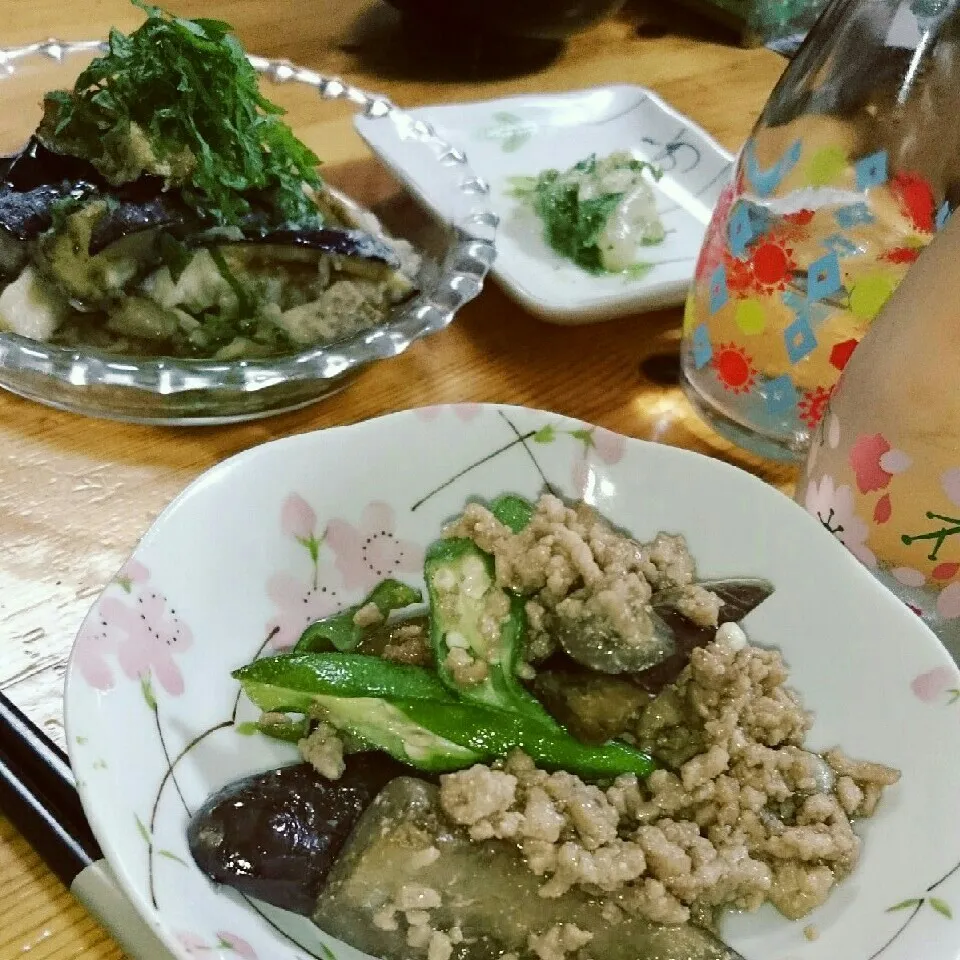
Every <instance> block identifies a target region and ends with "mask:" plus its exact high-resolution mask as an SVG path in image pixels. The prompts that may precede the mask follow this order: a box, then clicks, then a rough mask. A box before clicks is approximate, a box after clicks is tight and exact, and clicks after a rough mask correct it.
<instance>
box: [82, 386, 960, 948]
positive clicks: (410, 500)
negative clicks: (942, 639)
mask: <svg viewBox="0 0 960 960" xmlns="http://www.w3.org/2000/svg"><path fill="white" fill-rule="evenodd" d="M331 463H336V464H337V469H336V470H332V471H331V470H330V469H329V465H330V464H331ZM545 484H546V485H549V486H550V487H552V488H553V489H555V490H556V491H558V492H560V493H561V494H562V495H564V496H568V497H574V498H583V499H585V500H587V502H589V503H591V504H593V505H594V506H596V507H597V508H598V509H599V510H600V511H601V512H602V513H604V514H605V515H606V516H608V517H609V518H611V520H613V522H614V523H616V524H618V525H620V526H622V527H624V528H626V529H628V530H631V531H633V533H634V534H635V535H637V536H638V537H641V538H643V539H647V538H649V537H652V536H653V535H654V534H655V533H656V531H658V530H670V531H675V532H678V533H683V534H685V535H686V536H687V538H688V540H689V543H690V547H691V550H692V552H693V555H694V556H695V557H696V560H697V564H698V567H699V570H700V572H701V573H702V575H703V576H706V577H713V576H716V577H724V576H743V575H745V574H747V575H756V576H765V577H768V578H769V579H770V580H771V581H772V582H773V583H774V585H775V586H776V592H775V593H774V594H773V595H772V596H771V597H770V598H769V599H768V600H767V601H766V602H765V603H764V604H762V605H761V606H760V607H759V608H757V609H756V610H754V611H753V612H752V613H751V614H750V615H749V617H747V618H746V620H745V628H746V630H747V632H748V633H749V635H750V636H751V638H752V639H753V640H754V642H755V643H758V644H764V645H771V646H776V647H779V648H780V649H781V650H782V651H783V653H784V656H785V658H786V660H787V663H788V665H789V666H790V668H791V675H790V680H791V685H793V686H794V687H795V689H796V690H798V691H799V693H800V695H801V696H802V698H803V701H804V704H805V706H806V707H807V708H808V709H809V710H811V711H812V712H813V717H814V724H813V727H812V729H811V733H810V744H811V746H813V747H816V748H820V749H823V748H829V747H831V746H834V745H836V744H839V745H840V746H842V747H843V748H844V749H845V750H848V751H849V752H850V754H851V755H852V756H856V757H865V758H870V759H872V760H877V761H880V762H882V763H889V764H892V765H894V766H895V767H898V768H899V769H901V770H902V771H903V779H902V780H901V782H900V784H899V785H898V786H897V787H896V788H895V789H893V790H891V791H890V792H889V793H888V794H887V795H886V796H885V797H884V799H883V801H882V803H881V805H880V807H879V808H878V811H877V814H876V816H875V817H874V818H872V819H871V820H867V821H861V822H858V824H857V831H858V833H860V834H861V836H862V837H863V838H864V843H863V851H862V858H861V860H860V863H859V864H858V866H857V868H856V870H855V871H854V873H853V875H852V876H850V877H849V878H848V879H846V880H845V881H843V883H842V884H840V886H839V887H838V888H837V890H836V891H835V892H834V894H833V896H831V898H830V899H829V900H828V901H827V903H826V904H824V905H823V906H822V907H820V908H819V909H817V910H815V911H814V912H813V913H811V914H810V915H809V916H808V917H805V918H804V919H803V920H801V921H796V922H794V921H789V920H786V919H785V918H784V917H782V916H780V915H778V914H777V913H775V911H774V910H773V909H772V908H771V907H765V908H764V909H762V910H760V911H759V912H757V913H755V914H744V915H734V916H730V917H728V918H726V920H725V921H724V923H723V925H722V932H723V935H724V938H725V939H727V940H728V942H729V943H730V944H731V945H732V946H733V947H734V948H735V949H736V950H737V951H738V952H739V953H740V955H742V957H743V958H744V960H957V958H958V957H960V916H957V914H958V911H960V830H958V829H957V797H958V796H960V763H958V762H956V758H957V757H960V722H958V721H960V716H958V714H960V702H958V701H957V697H956V694H955V691H956V690H957V689H960V673H958V670H957V667H956V666H955V665H954V664H953V662H952V661H951V660H950V657H949V655H948V654H947V652H946V651H945V650H944V649H943V647H942V646H941V645H940V644H939V643H938V642H937V639H936V638H935V637H934V635H933V634H932V633H931V632H930V631H929V630H928V629H927V627H926V626H924V624H923V623H922V621H921V620H920V619H919V618H918V617H916V616H915V615H914V614H913V613H912V612H911V611H910V610H908V609H907V608H906V607H905V606H904V605H903V604H902V603H901V602H900V601H899V600H897V598H896V597H894V596H893V594H891V593H890V592H889V591H888V590H886V589H885V588H884V587H882V586H881V585H880V584H879V583H878V582H877V581H876V580H875V579H874V578H873V576H872V575H871V574H870V572H869V571H868V570H867V569H866V568H865V567H863V566H862V565H861V564H860V562H859V561H858V560H857V559H856V558H855V557H854V556H853V555H852V554H850V553H849V552H848V551H847V550H846V549H845V548H844V547H843V546H842V544H840V543H838V542H836V541H835V540H834V539H833V538H832V537H830V536H828V535H826V534H825V533H824V531H823V528H822V527H821V526H820V524H818V523H817V521H816V520H815V519H814V518H813V517H811V516H809V515H808V514H807V513H806V512H805V511H804V510H803V509H802V508H801V507H800V506H798V505H797V504H795V503H793V502H792V501H791V500H790V499H789V498H788V497H785V496H784V495H783V494H781V493H780V492H779V491H777V490H776V489H774V488H773V487H771V486H768V485H767V484H765V483H762V482H761V481H760V480H758V479H757V478H756V477H753V476H751V475H750V474H748V473H746V472H745V471H742V470H737V469H735V468H733V467H730V466H728V465H727V464H725V463H721V462H720V461H718V460H714V459H712V458H710V457H704V456H701V455H698V454H695V453H691V452H688V451H686V450H678V449H676V448H674V447H668V446H665V445H663V444H656V443H647V442H644V441H641V440H634V439H628V438H625V437H621V436H618V435H616V434H612V433H610V432H608V431H606V430H603V429H601V428H598V427H593V426H591V425H590V424H585V423H581V422H579V421H576V420H570V419H567V418H565V417H561V416H559V415H557V414H552V413H547V412H544V411H538V410H530V409H526V408H521V407H507V406H477V405H456V406H445V407H439V408H438V407H433V408H427V409H420V410H408V411H404V412H402V413H395V414H392V415H390V416H387V417H381V418H379V419H375V420H368V421H366V422H364V423H359V424H352V425H350V426H345V427H337V428H335V429H332V430H322V431H318V432H315V433H308V434H301V435H299V436H295V437H290V438H287V439H282V440H277V441H275V442H273V443H268V444H264V445H263V446H260V447H256V448H254V449H252V450H248V451H246V452H244V453H242V454H240V455H239V456H235V457H232V458H231V459H229V460H227V461H225V462H224V463H221V464H219V465H218V466H216V467H214V468H213V469H212V470H210V471H208V472H207V473H206V474H204V475H203V476H202V477H200V478H199V479H197V480H196V481H195V482H194V483H193V484H192V485H191V486H190V487H189V488H188V489H187V490H185V491H184V492H183V493H182V494H181V495H180V496H179V497H178V498H177V499H176V500H175V501H174V502H173V503H172V504H171V505H170V506H169V507H168V508H167V509H166V510H165V511H164V512H163V513H162V514H161V516H160V517H158V519H157V520H156V522H155V523H154V524H153V526H152V527H151V529H150V530H149V532H148V533H147V534H146V535H145V536H144V538H143V540H142V541H141V542H140V544H139V546H138V547H137V549H136V551H135V552H134V554H133V556H132V558H131V559H130V560H129V561H128V562H127V564H126V565H125V566H124V568H123V569H122V570H121V571H119V572H118V574H117V576H116V577H115V578H114V580H113V582H112V583H110V584H109V585H108V586H107V588H106V589H105V591H104V592H103V594H102V596H101V597H100V598H99V599H98V600H97V602H96V603H95V604H94V606H93V608H92V609H91V611H90V613H89V615H88V616H87V618H86V621H85V622H84V624H83V626H82V628H81V630H80V632H79V635H78V637H77V640H76V643H75V644H74V647H73V652H72V654H71V658H70V664H69V668H68V673H67V680H66V693H65V706H66V721H67V735H68V737H67V738H68V744H69V750H70V762H71V764H72V766H73V770H74V772H75V774H76V777H77V781H78V785H79V787H80V792H81V798H82V800H83V804H84V809H85V811H86V814H87V816H88V817H89V819H90V823H91V825H92V827H93V830H94V833H95V834H96V836H97V839H98V841H99V842H100V846H101V848H102V849H103V852H104V854H105V856H106V858H107V860H108V861H109V864H110V867H111V868H112V870H113V872H114V874H115V875H116V877H117V879H118V880H119V882H120V884H121V886H122V887H123V889H124V890H125V892H126V893H127V895H128V896H129V897H130V900H131V901H132V903H133V904H134V905H135V907H136V908H137V909H138V910H139V911H140V913H141V914H142V916H143V917H144V918H145V919H146V920H147V922H148V923H149V925H150V926H151V928H152V929H153V930H154V931H156V932H157V933H158V934H159V936H160V937H161V938H162V939H163V941H164V942H165V944H166V945H167V946H168V947H169V949H170V950H171V951H172V952H173V954H174V956H175V957H176V958H177V960H190V958H191V957H192V958H196V960H237V958H238V957H243V958H246V960H257V958H259V960H306V958H308V957H314V958H317V960H324V958H325V960H363V955H362V954H360V953H359V952H358V951H356V950H354V949H352V948H350V947H347V946H346V945H344V944H342V943H340V942H338V941H335V940H332V939H331V938H329V937H326V936H324V935H322V934H321V933H320V932H319V931H318V930H317V929H316V928H315V927H314V926H313V925H312V924H310V923H309V922H308V921H307V920H306V919H304V918H302V917H296V916H293V915H292V914H287V913H284V912H283V911H280V910H276V909H273V908H270V907H265V906H264V905H263V904H261V903H258V902H256V901H253V900H245V899H244V898H242V897H241V896H239V895H237V894H235V893H233V892H231V891H228V890H223V889H218V888H217V887H215V886H213V885H211V884H210V883H209V882H208V881H207V880H206V878H205V877H204V875H203V874H202V873H201V872H200V870H199V869H198V868H197V867H196V866H195V864H194V863H193V861H192V859H191V856H190V853H189V850H188V849H187V843H186V833H185V831H186V826H187V823H188V819H189V815H190V813H191V812H192V811H195V810H196V809H197V808H198V806H199V805H200V804H201V803H203V801H204V800H205V799H206V797H207V796H209V794H211V793H212V792H213V791H215V790H218V789H219V788H220V787H222V786H223V785H224V784H226V783H229V782H230V781H232V780H235V779H237V778H239V777H242V776H245V775H247V774H249V773H253V772H255V771H259V770H268V769H270V768H272V767H274V766H278V765H281V764H284V763H287V762H291V761H293V760H294V759H295V758H296V755H297V754H296V749H295V748H294V747H292V746H291V745H289V744H282V743H278V742H277V741H270V740H267V739H266V738H265V737H262V736H255V735H252V734H251V729H250V722H251V721H252V720H253V719H254V718H255V717H256V715H257V711H256V710H255V709H254V707H253V706H252V704H251V703H250V702H249V701H247V700H246V699H245V698H244V697H242V696H241V695H240V691H239V685H238V684H237V682H236V681H235V680H233V679H232V678H231V676H230V671H231V670H233V669H235V668H236V667H237V666H239V665H240V664H243V663H246V662H248V661H249V660H251V659H253V658H254V657H255V656H257V655H258V651H265V650H266V651H269V650H275V649H278V648H285V647H288V646H289V645H290V644H291V643H293V642H294V641H295V640H296V638H297V637H298V636H299V634H300V631H301V630H302V629H303V627H304V626H305V625H306V623H307V622H308V621H309V620H311V619H316V618H318V617H322V616H326V615H327V614H329V613H330V612H332V610H333V609H335V608H336V607H337V606H340V605H345V604H350V603H355V602H356V601H357V599H359V598H360V597H362V596H364V595H365V594H366V593H367V591H368V590H369V589H370V588H371V586H372V585H373V583H375V582H376V581H377V580H379V579H380V578H381V577H382V575H383V572H384V570H387V569H389V570H390V572H391V573H393V574H395V575H396V576H399V577H400V578H401V579H403V580H406V581H408V582H410V583H414V584H417V585H419V586H422V579H421V573H420V571H421V565H422V558H423V551H424V549H425V547H426V546H427V545H428V544H429V543H430V542H431V541H432V540H433V539H434V538H435V537H436V536H437V534H438V531H439V530H440V528H441V526H442V525H443V524H444V523H445V522H446V521H447V520H449V519H450V517H452V516H454V515H455V514H456V513H457V512H459V511H460V510H461V509H462V508H463V505H464V502H465V501H466V500H467V499H469V498H471V497H481V498H484V499H489V498H491V497H494V496H496V495H497V494H500V493H503V492H504V491H511V492H514V493H519V494H521V495H524V496H528V497H534V496H536V495H537V493H538V492H539V491H540V490H542V489H543V487H544V485H545ZM334 530H336V536H334V535H333V534H334ZM327 531H329V535H328V536H324V533H325V532H327ZM371 540H372V541H374V546H373V547H369V544H370V543H371ZM318 543H319V547H318V546H317V544H318ZM786 544H789V549H787V548H785V545H786ZM953 917H957V918H956V919H953ZM807 924H812V925H813V926H815V927H816V929H817V930H818V931H819V938H818V939H817V940H815V941H814V942H808V941H807V939H806V938H805V936H804V927H805V926H806V925H807ZM151 956H152V955H151ZM414 956H415V955H414V954H413V953H411V957H414ZM570 960H573V955H571V956H570ZM595 960H603V958H602V957H596V958H595ZM677 960H679V958H677Z"/></svg>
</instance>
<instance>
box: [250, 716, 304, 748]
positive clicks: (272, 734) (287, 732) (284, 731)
mask: <svg viewBox="0 0 960 960" xmlns="http://www.w3.org/2000/svg"><path fill="white" fill-rule="evenodd" d="M267 716H268V715H267V714H264V716H262V717H261V718H260V719H259V720H258V721H257V730H259V731H260V733H262V734H263V735H264V736H265V737H269V738H270V739H271V740H282V741H283V742H284V743H299V742H300V741H301V740H302V739H303V738H304V737H305V736H307V734H309V733H310V718H309V717H300V718H299V719H296V720H294V719H293V718H291V717H284V718H283V719H282V720H281V719H277V718H274V717H270V718H269V719H265V718H266V717H267Z"/></svg>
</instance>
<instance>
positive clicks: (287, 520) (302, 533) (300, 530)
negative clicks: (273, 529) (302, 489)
mask: <svg viewBox="0 0 960 960" xmlns="http://www.w3.org/2000/svg"><path fill="white" fill-rule="evenodd" d="M280 529H281V530H282V531H283V532H284V534H286V536H288V537H293V538H294V539H296V540H300V541H301V542H302V541H304V540H309V539H310V538H311V537H313V536H315V535H316V530H317V515H316V513H315V512H314V509H313V507H311V506H310V504H309V503H307V501H306V500H304V499H303V497H301V496H300V494H299V493H291V494H290V496H289V497H287V499H286V500H284V501H283V506H282V507H281V508H280Z"/></svg>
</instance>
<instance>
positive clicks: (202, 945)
mask: <svg viewBox="0 0 960 960" xmlns="http://www.w3.org/2000/svg"><path fill="white" fill-rule="evenodd" d="M177 940H179V941H180V944H181V946H182V947H183V949H184V950H186V951H187V953H189V954H190V956H191V957H195V956H198V955H199V954H202V953H208V952H209V950H210V948H209V947H208V946H207V942H206V940H204V939H203V937H201V936H199V935H198V934H196V933H189V932H187V931H181V932H180V933H178V934H177Z"/></svg>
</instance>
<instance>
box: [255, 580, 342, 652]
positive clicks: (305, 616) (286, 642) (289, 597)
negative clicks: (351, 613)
mask: <svg viewBox="0 0 960 960" xmlns="http://www.w3.org/2000/svg"><path fill="white" fill-rule="evenodd" d="M329 582H330V578H329V573H328V574H327V576H324V574H323V571H322V570H318V574H317V580H316V582H314V583H309V582H307V583H304V582H303V581H302V580H298V579H297V578H296V577H295V576H293V575H292V574H290V573H277V574H274V575H273V576H272V577H271V578H270V580H269V581H268V583H267V595H268V596H269V597H270V599H271V600H272V601H273V602H274V603H275V604H276V606H277V607H278V608H279V613H278V614H277V616H275V617H274V618H273V619H272V620H271V621H270V622H269V623H268V624H267V633H268V634H270V635H271V636H270V646H272V647H274V648H275V649H277V650H283V649H285V648H286V647H291V646H293V644H295V643H296V642H297V640H299V639H300V635H301V634H302V633H303V631H304V630H306V628H307V627H309V626H310V624H311V623H314V622H315V621H317V620H322V619H323V618H324V617H329V616H330V614H332V613H335V612H336V611H337V610H338V609H339V608H340V606H341V603H340V599H339V595H338V593H337V591H336V590H335V589H334V588H333V587H331V586H327V584H328V583H329Z"/></svg>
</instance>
